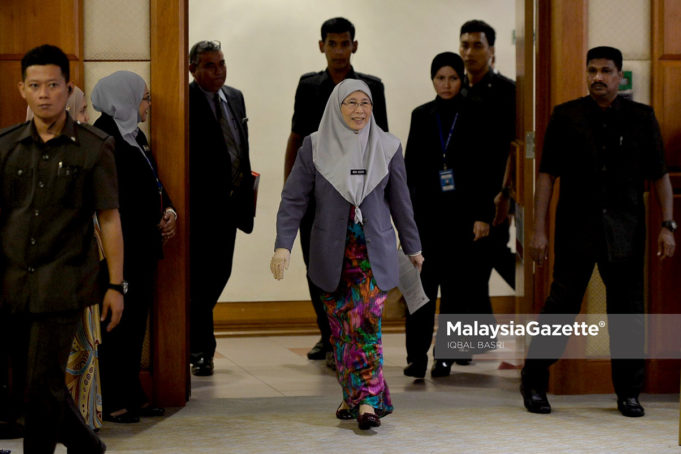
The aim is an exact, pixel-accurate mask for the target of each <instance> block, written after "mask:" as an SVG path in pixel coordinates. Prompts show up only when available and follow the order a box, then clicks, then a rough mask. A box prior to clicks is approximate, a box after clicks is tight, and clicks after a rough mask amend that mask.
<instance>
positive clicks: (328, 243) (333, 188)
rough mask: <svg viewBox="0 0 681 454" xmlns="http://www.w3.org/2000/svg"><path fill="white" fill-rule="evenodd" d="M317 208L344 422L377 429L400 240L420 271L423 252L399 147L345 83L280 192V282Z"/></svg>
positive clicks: (312, 267)
mask: <svg viewBox="0 0 681 454" xmlns="http://www.w3.org/2000/svg"><path fill="white" fill-rule="evenodd" d="M311 198H314V200H315V205H316V212H315V220H314V223H313V227H312V234H311V239H310V264H309V274H310V279H311V280H312V282H314V284H315V285H317V286H318V287H319V288H320V289H321V291H322V299H323V302H324V304H325V307H326V311H327V315H328V317H329V324H330V326H331V339H330V341H331V344H332V345H333V350H334V357H335V361H336V368H337V374H338V381H339V383H340V384H341V387H342V391H343V400H342V402H341V404H340V406H339V407H338V409H337V410H336V417H338V418H339V419H353V418H355V417H356V418H357V421H358V424H359V428H360V429H363V430H366V429H369V428H371V427H378V426H380V424H381V422H380V419H379V418H380V417H382V416H385V415H387V414H389V413H391V412H392V410H393V406H392V402H391V400H390V392H389V391H388V385H387V384H386V382H385V380H384V378H383V370H382V364H383V348H382V344H381V314H382V311H383V304H384V303H385V300H386V297H387V294H388V290H390V289H391V288H393V287H395V286H396V285H397V280H398V265H397V247H396V239H395V232H394V230H393V227H392V223H391V218H392V221H394V223H395V225H396V226H397V229H398V232H399V237H400V241H401V243H402V247H403V249H404V250H405V252H406V253H407V254H408V255H410V258H411V261H412V263H413V264H414V266H415V267H417V268H419V269H420V267H421V264H422V263H423V257H422V256H421V252H420V251H421V244H420V241H419V238H418V232H417V229H416V224H415V223H414V218H413V210H412V207H411V201H410V199H409V192H408V189H407V185H406V176H405V170H404V160H403V158H402V147H401V145H400V142H399V140H398V139H397V138H396V137H394V136H393V135H391V134H389V133H387V132H384V131H383V130H381V129H380V128H379V127H378V126H377V125H376V121H375V120H374V117H373V114H372V99H371V91H370V90H369V87H368V86H367V85H366V84H365V83H364V82H362V81H359V80H355V79H347V80H344V81H343V82H341V83H339V84H338V85H337V86H336V87H335V88H334V90H333V92H332V93H331V96H330V97H329V101H328V103H327V105H326V109H325V110H324V115H323V117H322V120H321V123H320V125H319V131H317V132H315V133H313V134H311V135H310V136H308V137H306V138H305V140H304V141H303V146H302V147H301V149H300V151H299V152H298V157H297V158H296V162H295V165H294V166H293V170H292V171H291V174H290V176H289V178H288V180H287V181H286V185H285V187H284V190H283V192H282V198H281V204H280V206H279V212H278V214H277V239H276V242H275V254H274V257H273V258H272V262H271V265H270V268H271V270H272V273H273V274H274V277H275V278H276V279H283V277H284V270H285V269H286V268H287V267H288V263H289V257H290V251H291V247H292V246H293V241H294V239H295V236H296V232H297V230H298V227H299V225H300V220H301V218H302V216H303V214H304V213H305V211H306V209H307V205H308V203H309V201H310V200H311Z"/></svg>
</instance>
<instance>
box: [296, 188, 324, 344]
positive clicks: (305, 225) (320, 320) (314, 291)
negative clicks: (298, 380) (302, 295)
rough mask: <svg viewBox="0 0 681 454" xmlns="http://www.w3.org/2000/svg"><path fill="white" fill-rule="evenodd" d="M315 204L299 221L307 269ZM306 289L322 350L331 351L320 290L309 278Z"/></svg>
mask: <svg viewBox="0 0 681 454" xmlns="http://www.w3.org/2000/svg"><path fill="white" fill-rule="evenodd" d="M314 213H315V203H314V201H313V200H311V201H310V204H309V206H308V208H307V211H306V212H305V216H303V219H302V220H301V221H300V246H301V249H302V250H303V260H304V261H305V267H306V269H307V267H309V266H310V265H309V263H310V235H311V233H312V224H313V223H314ZM307 288H308V290H309V292H310V299H311V300H312V307H313V308H314V311H315V314H316V315H317V326H318V327H319V332H320V333H321V336H322V342H324V348H325V349H326V350H327V351H331V341H330V340H329V339H331V328H330V327H329V318H328V316H327V315H326V308H325V307H324V303H323V302H322V297H321V290H320V289H319V288H318V287H317V286H316V285H314V283H312V281H311V280H310V277H309V276H308V277H307Z"/></svg>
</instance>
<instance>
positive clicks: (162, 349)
mask: <svg viewBox="0 0 681 454" xmlns="http://www.w3.org/2000/svg"><path fill="white" fill-rule="evenodd" d="M150 39H151V81H150V83H151V87H150V90H151V92H152V93H154V104H153V107H152V109H151V123H152V125H153V127H152V130H151V147H152V149H153V150H154V154H155V156H156V159H157V161H158V166H159V174H160V176H161V179H162V180H163V182H164V185H165V187H166V189H167V190H168V193H169V194H171V196H172V200H173V204H174V206H175V210H176V211H177V213H178V215H179V216H178V224H177V228H178V235H177V236H176V237H175V238H174V239H173V241H171V242H169V243H168V244H167V245H166V247H165V250H164V254H165V258H164V259H163V260H161V261H160V262H159V269H158V279H157V290H156V295H157V298H156V301H155V304H154V312H153V313H154V317H153V318H152V349H153V350H152V351H153V354H152V361H153V362H152V367H153V370H152V380H153V396H154V401H155V402H157V404H158V405H162V406H183V405H184V404H185V402H186V401H187V400H188V399H189V394H190V386H191V380H190V376H189V348H188V345H189V342H188V341H189V323H188V321H189V312H188V307H189V306H188V301H189V268H188V264H189V223H188V219H187V213H188V203H189V199H188V191H187V188H188V185H187V181H188V167H189V155H188V152H187V150H188V130H187V125H188V121H187V120H188V102H189V101H188V99H189V98H188V96H189V76H188V69H187V64H188V63H187V49H188V0H150Z"/></svg>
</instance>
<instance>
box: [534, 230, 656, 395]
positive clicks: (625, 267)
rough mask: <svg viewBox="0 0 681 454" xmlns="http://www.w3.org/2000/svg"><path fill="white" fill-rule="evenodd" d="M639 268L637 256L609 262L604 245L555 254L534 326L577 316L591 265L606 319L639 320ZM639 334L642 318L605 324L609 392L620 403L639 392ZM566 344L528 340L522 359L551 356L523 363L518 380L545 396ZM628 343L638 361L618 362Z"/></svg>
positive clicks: (641, 368) (544, 339)
mask: <svg viewBox="0 0 681 454" xmlns="http://www.w3.org/2000/svg"><path fill="white" fill-rule="evenodd" d="M643 263H644V257H643V254H642V253H638V254H636V256H634V257H631V258H629V259H626V260H619V261H616V262H611V261H609V260H608V258H607V251H606V250H605V241H604V240H602V241H601V244H598V245H596V246H595V247H584V248H562V249H561V250H557V251H556V259H555V264H554V269H553V283H552V284H551V291H550V294H549V296H548V298H547V299H546V304H545V305H544V308H543V310H542V313H541V315H540V317H539V321H540V322H547V323H551V320H554V319H556V317H552V315H553V314H574V315H576V314H578V313H579V311H580V307H581V305H582V298H583V297H584V292H585V291H586V287H587V285H588V283H589V280H590V278H591V275H592V273H593V269H594V265H595V264H598V270H599V272H600V274H601V277H602V278H603V283H604V284H605V289H606V308H607V312H608V314H643V310H644V307H643ZM572 320H574V317H573V318H572ZM561 321H563V320H562V319H561ZM644 328H645V327H644V325H643V318H642V317H631V318H628V319H627V320H625V321H622V322H619V323H616V321H615V320H614V319H612V318H611V319H610V320H609V322H608V332H609V335H610V353H611V358H612V360H611V369H612V381H613V385H614V387H615V392H616V393H617V395H618V396H620V397H637V396H638V394H639V393H640V391H641V389H642V388H643V382H644V378H645V360H644V359H643V345H644ZM567 341H568V339H567V338H566V337H565V336H560V337H537V338H535V339H533V341H532V342H531V344H530V348H529V351H528V357H530V358H532V357H537V356H539V353H538V352H547V351H549V352H552V353H555V356H554V357H552V358H547V359H527V360H526V361H525V366H524V368H523V380H524V381H525V383H526V384H528V385H530V386H532V387H534V388H536V389H539V390H546V388H547V386H548V380H549V366H551V365H552V364H554V363H555V362H556V361H557V360H558V358H559V357H560V355H561V354H562V353H563V351H564V350H565V346H566V344H567ZM632 343H633V344H635V345H636V346H637V348H638V351H639V352H640V353H641V358H640V359H622V358H618V356H623V352H621V351H620V350H621V348H622V345H629V346H630V345H632ZM630 356H631V355H630V352H629V357H630Z"/></svg>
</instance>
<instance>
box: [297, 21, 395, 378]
mask: <svg viewBox="0 0 681 454" xmlns="http://www.w3.org/2000/svg"><path fill="white" fill-rule="evenodd" d="M321 38H322V39H321V40H320V41H319V51H320V52H322V53H323V54H324V55H325V56H326V63H327V65H326V69H325V70H323V71H319V72H310V73H306V74H303V75H302V76H300V81H299V82H298V88H297V89H296V99H295V104H294V107H293V120H292V122H291V123H292V124H291V134H290V135H289V138H288V142H287V143H286V158H285V160H284V180H286V179H287V178H288V175H289V174H290V173H291V169H292V168H293V163H295V161H296V156H297V155H298V149H299V148H300V147H301V145H302V144H303V139H304V138H305V136H307V135H309V134H312V133H313V132H315V131H316V130H317V129H318V128H319V122H320V121H321V119H322V114H323V113H324V108H325V107H326V102H327V101H328V99H329V96H330V95H331V92H332V91H333V89H334V87H335V86H336V85H337V84H338V83H340V82H341V81H343V80H345V79H359V80H362V81H364V82H366V84H367V85H368V86H369V89H370V90H371V95H372V99H373V114H374V118H375V119H376V123H377V124H378V126H380V127H381V129H383V130H384V131H388V117H387V114H386V107H385V94H384V88H383V83H382V82H381V79H379V78H378V77H375V76H371V75H369V74H362V73H359V72H355V70H354V68H353V67H352V65H351V64H350V57H351V56H352V54H354V53H355V52H357V46H358V43H357V41H356V40H355V26H354V25H352V22H350V21H349V20H347V19H345V18H343V17H334V18H332V19H328V20H327V21H325V22H324V23H323V24H322V29H321ZM314 212H315V207H314V204H310V205H309V207H308V210H307V213H306V214H305V217H304V218H303V220H302V221H301V223H300V244H301V247H302V249H303V259H304V260H305V266H308V264H309V261H310V247H309V246H310V231H311V230H312V220H313V218H314ZM307 285H308V288H309V291H310V299H311V300H312V306H313V307H314V310H315V313H316V314H317V325H318V326H319V331H320V333H321V335H322V337H321V339H320V340H319V342H317V344H316V345H315V346H314V347H312V349H311V350H310V351H309V352H308V353H307V357H308V358H309V359H325V358H326V360H327V365H328V366H329V367H331V368H333V367H335V363H334V361H333V357H332V356H331V344H330V343H329V337H330V336H331V329H330V328H329V320H328V319H327V317H326V310H325V309H324V304H323V303H322V301H321V298H320V296H319V289H318V288H317V287H316V286H315V285H314V284H313V283H312V281H311V280H310V278H309V277H308V280H307Z"/></svg>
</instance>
